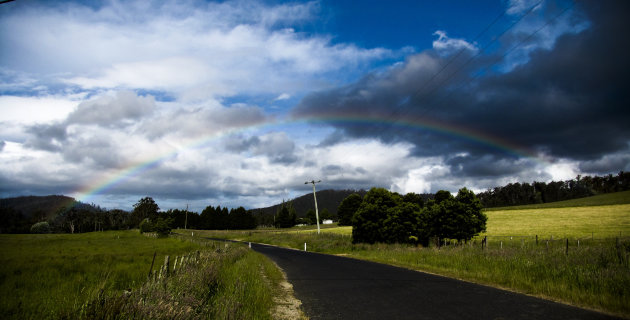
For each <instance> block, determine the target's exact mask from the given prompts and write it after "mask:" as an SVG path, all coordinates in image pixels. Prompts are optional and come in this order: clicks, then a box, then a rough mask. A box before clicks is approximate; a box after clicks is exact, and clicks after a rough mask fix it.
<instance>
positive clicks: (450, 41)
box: [433, 30, 479, 55]
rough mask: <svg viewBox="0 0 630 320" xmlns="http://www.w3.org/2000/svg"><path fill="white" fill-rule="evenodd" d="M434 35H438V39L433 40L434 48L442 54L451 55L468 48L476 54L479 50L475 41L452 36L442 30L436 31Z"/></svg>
mask: <svg viewBox="0 0 630 320" xmlns="http://www.w3.org/2000/svg"><path fill="white" fill-rule="evenodd" d="M433 35H435V36H438V38H437V39H436V40H433V49H435V50H436V51H437V52H439V53H440V54H441V55H450V54H453V53H456V52H459V51H460V50H468V51H470V52H472V53H473V54H474V53H477V51H478V50H479V49H478V48H477V45H476V44H475V43H470V42H468V41H466V40H464V39H456V38H450V37H449V36H447V35H446V32H445V31H442V30H438V31H435V32H434V33H433Z"/></svg>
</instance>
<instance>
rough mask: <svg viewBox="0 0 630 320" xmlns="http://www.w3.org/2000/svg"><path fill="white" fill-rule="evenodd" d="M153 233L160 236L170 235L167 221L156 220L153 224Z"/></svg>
mask: <svg viewBox="0 0 630 320" xmlns="http://www.w3.org/2000/svg"><path fill="white" fill-rule="evenodd" d="M153 231H155V232H157V233H158V234H159V235H161V236H166V235H168V234H169V233H171V226H170V223H169V220H168V219H162V218H158V219H157V221H155V223H154V224H153Z"/></svg>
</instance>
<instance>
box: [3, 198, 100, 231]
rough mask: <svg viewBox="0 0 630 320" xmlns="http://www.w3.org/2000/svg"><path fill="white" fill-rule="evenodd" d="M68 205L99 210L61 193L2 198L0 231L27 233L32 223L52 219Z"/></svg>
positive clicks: (88, 209)
mask: <svg viewBox="0 0 630 320" xmlns="http://www.w3.org/2000/svg"><path fill="white" fill-rule="evenodd" d="M69 207H74V208H77V209H84V210H87V211H90V212H92V211H97V210H101V208H99V207H96V206H94V205H88V204H84V203H81V202H78V201H76V200H75V199H74V198H72V197H67V196H61V195H51V196H24V197H15V198H4V199H0V233H28V232H29V230H30V227H31V226H32V225H33V224H34V223H36V222H40V221H47V220H53V219H54V218H55V216H56V215H57V214H58V213H59V210H60V209H61V208H69Z"/></svg>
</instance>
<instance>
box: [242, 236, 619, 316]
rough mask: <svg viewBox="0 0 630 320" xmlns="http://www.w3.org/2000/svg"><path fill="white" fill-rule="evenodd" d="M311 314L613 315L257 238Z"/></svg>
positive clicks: (307, 311) (261, 251)
mask: <svg viewBox="0 0 630 320" xmlns="http://www.w3.org/2000/svg"><path fill="white" fill-rule="evenodd" d="M252 249H254V250H256V251H258V252H260V253H263V254H264V255H266V256H268V257H269V258H271V259H272V260H273V261H275V262H276V263H277V264H278V265H279V266H280V267H281V268H282V269H283V270H284V272H285V273H286V275H287V278H288V280H289V282H290V283H291V284H293V289H294V292H295V296H296V298H298V299H300V300H301V301H302V308H303V310H304V312H305V313H306V315H307V316H308V317H309V318H310V319H433V320H439V319H476V320H478V319H546V320H547V319H615V318H614V317H610V316H608V315H604V314H601V313H597V312H593V311H589V310H583V309H579V308H575V307H571V306H567V305H563V304H559V303H554V302H551V301H547V300H543V299H538V298H533V297H530V296H526V295H522V294H517V293H513V292H509V291H504V290H499V289H495V288H491V287H486V286H481V285H476V284H472V283H468V282H464V281H459V280H454V279H450V278H445V277H440V276H436V275H431V274H427V273H422V272H417V271H411V270H407V269H403V268H398V267H392V266H388V265H384V264H379V263H373V262H367V261H360V260H356V259H350V258H344V257H338V256H332V255H325V254H318V253H311V252H304V251H298V250H291V249H283V248H279V247H274V246H266V245H260V244H253V243H252Z"/></svg>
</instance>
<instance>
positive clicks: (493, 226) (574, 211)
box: [481, 204, 630, 239]
mask: <svg viewBox="0 0 630 320" xmlns="http://www.w3.org/2000/svg"><path fill="white" fill-rule="evenodd" d="M485 214H486V215H487V216H488V222H487V225H486V229H487V231H486V232H485V233H483V234H481V236H485V235H487V236H536V235H538V236H539V237H543V238H550V237H552V236H553V237H554V238H572V239H579V238H591V237H594V238H611V237H619V236H622V237H623V236H630V204H618V205H605V206H590V207H564V208H541V209H518V210H497V211H486V212H485Z"/></svg>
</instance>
